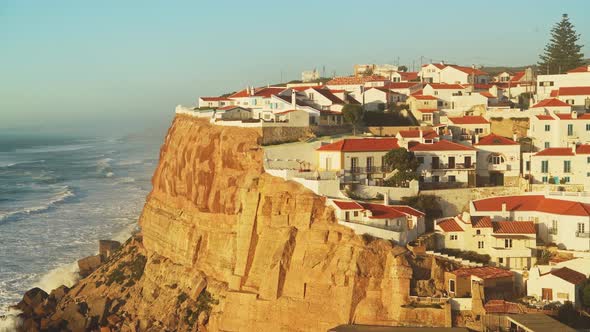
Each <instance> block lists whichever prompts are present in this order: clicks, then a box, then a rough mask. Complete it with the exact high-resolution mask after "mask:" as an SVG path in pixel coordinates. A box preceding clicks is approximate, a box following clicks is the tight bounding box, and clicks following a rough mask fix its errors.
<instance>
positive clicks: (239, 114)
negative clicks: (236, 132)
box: [215, 105, 252, 121]
mask: <svg viewBox="0 0 590 332" xmlns="http://www.w3.org/2000/svg"><path fill="white" fill-rule="evenodd" d="M248 119H252V110H251V109H249V108H244V107H240V106H231V105H230V106H225V107H220V108H218V109H216V110H215V120H216V121H235V120H248Z"/></svg>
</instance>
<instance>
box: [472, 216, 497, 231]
mask: <svg viewBox="0 0 590 332" xmlns="http://www.w3.org/2000/svg"><path fill="white" fill-rule="evenodd" d="M471 227H473V228H492V227H493V226H492V219H491V218H490V217H488V216H485V217H471Z"/></svg>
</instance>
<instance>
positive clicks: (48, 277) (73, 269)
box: [33, 262, 80, 293]
mask: <svg viewBox="0 0 590 332" xmlns="http://www.w3.org/2000/svg"><path fill="white" fill-rule="evenodd" d="M78 271H79V269H78V263H77V262H74V263H71V264H66V265H62V266H59V267H57V268H55V269H53V270H51V271H49V272H48V273H46V274H45V275H43V276H42V277H41V279H39V281H38V282H37V283H35V284H34V285H33V287H39V288H41V289H42V290H44V291H46V292H47V293H49V292H51V291H52V290H54V289H56V288H57V287H59V286H61V285H65V286H67V287H72V286H73V285H74V284H75V283H76V282H77V281H78V280H79V279H80V276H79V275H78Z"/></svg>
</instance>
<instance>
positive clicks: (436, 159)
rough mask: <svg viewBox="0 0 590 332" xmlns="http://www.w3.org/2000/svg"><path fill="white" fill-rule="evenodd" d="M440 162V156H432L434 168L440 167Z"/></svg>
mask: <svg viewBox="0 0 590 332" xmlns="http://www.w3.org/2000/svg"><path fill="white" fill-rule="evenodd" d="M438 163H439V159H438V157H432V168H433V169H437V168H438Z"/></svg>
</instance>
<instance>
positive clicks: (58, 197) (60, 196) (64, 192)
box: [0, 186, 76, 222]
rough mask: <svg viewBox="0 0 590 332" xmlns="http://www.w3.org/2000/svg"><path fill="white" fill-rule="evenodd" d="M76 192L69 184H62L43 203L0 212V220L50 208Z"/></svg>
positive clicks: (12, 218)
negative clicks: (57, 190)
mask: <svg viewBox="0 0 590 332" xmlns="http://www.w3.org/2000/svg"><path fill="white" fill-rule="evenodd" d="M74 196H76V194H75V193H74V190H73V189H72V188H70V187H69V186H64V187H62V188H61V190H60V191H59V192H57V193H56V194H55V195H54V196H53V197H52V198H51V199H49V200H48V201H47V202H45V204H42V205H38V206H32V207H26V208H22V209H20V210H16V211H11V212H7V213H0V222H4V221H12V220H16V219H20V218H22V217H25V216H28V215H31V214H39V213H43V212H46V211H49V210H50V209H52V208H53V207H54V206H55V205H58V204H61V203H63V202H65V201H66V200H67V199H68V198H71V197H74Z"/></svg>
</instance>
